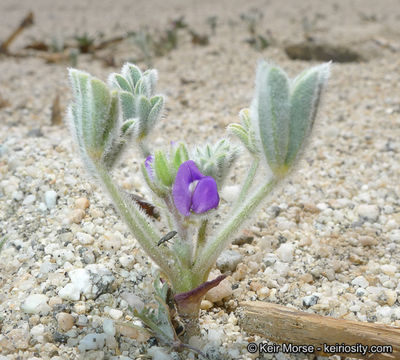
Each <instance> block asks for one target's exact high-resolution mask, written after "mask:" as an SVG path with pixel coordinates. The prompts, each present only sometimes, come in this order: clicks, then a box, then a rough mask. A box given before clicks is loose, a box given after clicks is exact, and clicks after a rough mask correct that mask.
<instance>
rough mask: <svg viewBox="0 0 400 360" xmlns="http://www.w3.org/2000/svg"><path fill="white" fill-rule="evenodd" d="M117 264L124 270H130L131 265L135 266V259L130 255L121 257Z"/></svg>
mask: <svg viewBox="0 0 400 360" xmlns="http://www.w3.org/2000/svg"><path fill="white" fill-rule="evenodd" d="M119 262H120V264H121V265H122V267H123V268H124V269H127V270H132V268H133V265H135V258H134V257H133V256H132V255H122V256H121V257H120V258H119Z"/></svg>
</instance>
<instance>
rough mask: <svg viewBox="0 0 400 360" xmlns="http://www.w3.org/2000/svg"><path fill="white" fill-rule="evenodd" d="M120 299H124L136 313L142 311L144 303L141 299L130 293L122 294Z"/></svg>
mask: <svg viewBox="0 0 400 360" xmlns="http://www.w3.org/2000/svg"><path fill="white" fill-rule="evenodd" d="M121 298H122V299H124V300H125V301H126V302H127V303H128V305H129V306H130V307H131V308H132V309H136V310H137V311H138V312H141V311H142V310H143V309H144V302H143V301H142V299H141V298H140V297H139V296H137V295H135V294H133V293H131V292H128V291H125V292H123V293H122V294H121Z"/></svg>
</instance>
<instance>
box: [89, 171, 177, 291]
mask: <svg viewBox="0 0 400 360" xmlns="http://www.w3.org/2000/svg"><path fill="white" fill-rule="evenodd" d="M96 170H97V174H98V176H99V178H100V180H101V182H102V183H103V185H104V187H105V188H106V189H107V191H108V193H109V195H110V197H111V198H112V200H113V203H114V205H115V206H116V208H117V210H118V211H119V212H120V213H121V215H122V216H123V218H124V219H125V221H126V223H127V225H128V226H129V229H130V230H131V231H132V233H133V235H134V236H135V238H136V239H137V241H138V242H139V243H140V245H141V246H142V248H143V249H144V250H145V252H146V253H147V254H148V255H149V256H150V258H151V259H152V260H153V261H154V262H155V263H156V264H157V265H158V266H160V268H161V269H162V271H163V272H164V273H165V274H166V275H167V277H168V278H169V280H170V281H171V282H172V283H177V282H179V273H180V271H179V270H180V269H179V268H177V267H176V265H177V264H175V259H174V255H173V253H172V252H171V251H170V250H169V249H168V248H166V247H158V246H157V243H158V241H159V240H160V238H161V234H160V233H159V232H158V231H157V230H156V229H155V228H154V227H152V226H151V225H150V224H149V223H148V221H147V219H146V218H145V215H143V213H141V212H140V211H139V209H138V208H137V207H135V206H133V205H132V204H131V203H130V202H129V201H128V199H127V198H126V197H125V196H123V194H122V193H121V192H120V191H119V189H118V187H117V186H115V185H114V182H113V180H112V178H111V177H110V175H109V173H108V171H107V170H106V169H105V168H104V167H102V166H97V167H96ZM168 260H169V261H170V262H172V264H171V263H170V262H169V261H168Z"/></svg>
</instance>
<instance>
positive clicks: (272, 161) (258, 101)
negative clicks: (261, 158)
mask: <svg viewBox="0 0 400 360" xmlns="http://www.w3.org/2000/svg"><path fill="white" fill-rule="evenodd" d="M253 111H254V113H252V118H253V116H254V120H255V122H256V124H255V128H256V131H257V133H258V135H259V140H260V144H261V147H262V150H263V153H264V155H265V157H266V159H267V162H268V164H269V166H270V167H271V169H272V171H274V172H279V171H280V168H281V167H282V165H283V164H284V161H285V158H286V154H287V149H288V143H289V116H290V103H289V80H288V78H287V76H286V74H285V73H284V72H283V70H281V69H280V68H278V67H273V66H270V65H268V64H267V63H265V62H263V63H261V64H260V65H259V68H258V71H257V78H256V97H255V103H254V104H253Z"/></svg>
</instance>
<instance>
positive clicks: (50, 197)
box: [44, 190, 57, 210]
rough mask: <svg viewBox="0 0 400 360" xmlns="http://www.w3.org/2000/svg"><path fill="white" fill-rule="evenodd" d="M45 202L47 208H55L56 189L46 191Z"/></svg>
mask: <svg viewBox="0 0 400 360" xmlns="http://www.w3.org/2000/svg"><path fill="white" fill-rule="evenodd" d="M44 202H45V203H46V206H47V209H49V210H51V209H53V208H54V207H55V206H56V204H57V193H56V192H55V191H54V190H48V191H46V192H45V193H44Z"/></svg>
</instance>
